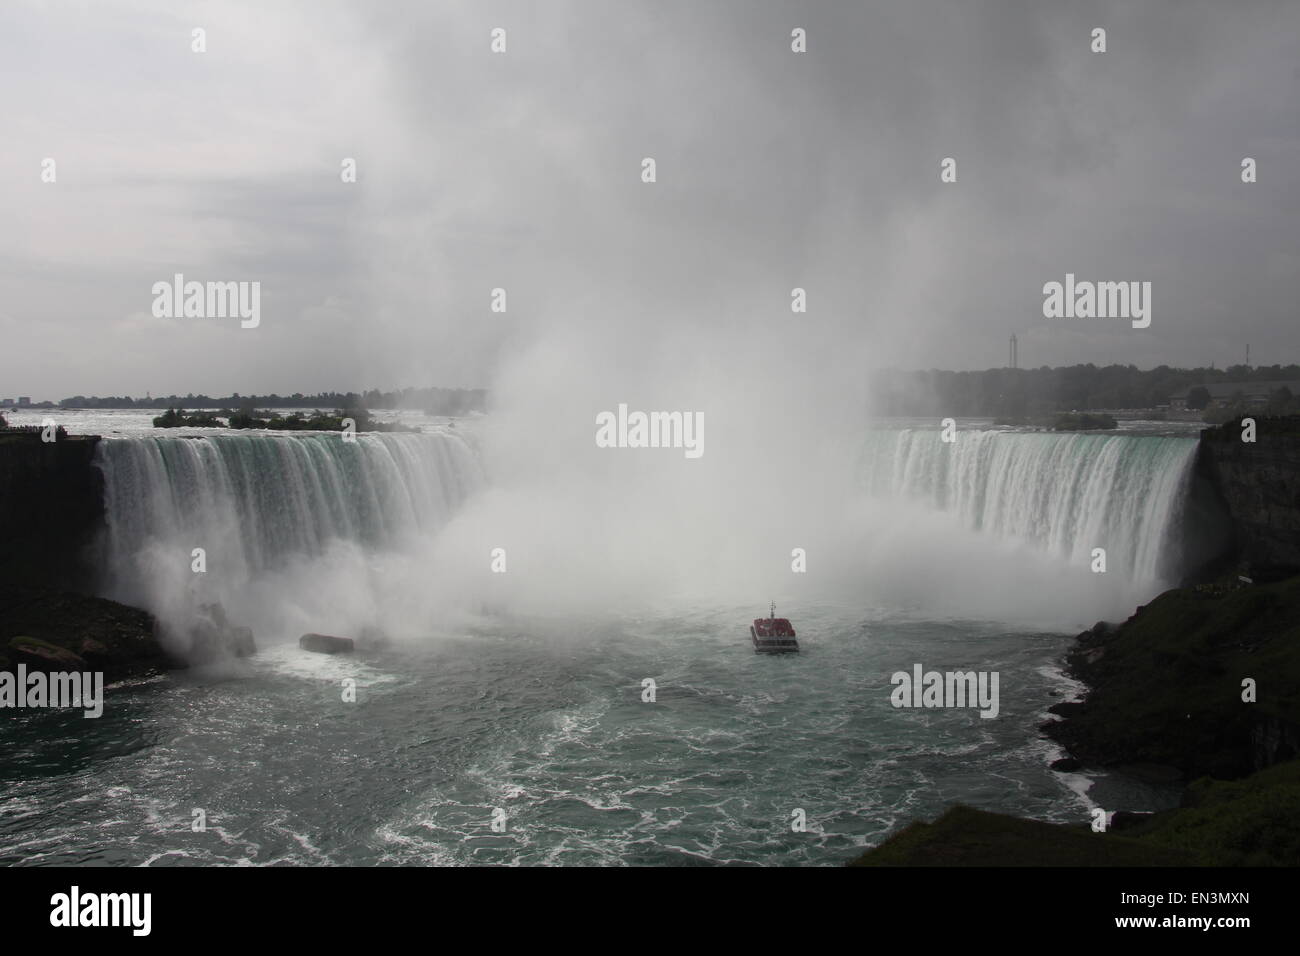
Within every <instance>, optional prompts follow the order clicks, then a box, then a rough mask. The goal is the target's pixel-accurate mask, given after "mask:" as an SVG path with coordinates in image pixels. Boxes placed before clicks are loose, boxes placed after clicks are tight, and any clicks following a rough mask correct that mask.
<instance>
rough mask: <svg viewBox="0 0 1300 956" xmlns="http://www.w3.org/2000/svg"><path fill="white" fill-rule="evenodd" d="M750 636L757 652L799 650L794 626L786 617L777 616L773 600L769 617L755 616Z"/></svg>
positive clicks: (782, 652) (785, 652)
mask: <svg viewBox="0 0 1300 956" xmlns="http://www.w3.org/2000/svg"><path fill="white" fill-rule="evenodd" d="M749 636H750V637H752V638H753V639H754V653H755V654H789V653H796V654H797V653H798V652H799V642H798V641H797V640H795V635H794V626H793V625H791V623H790V622H789V621H788V620H786V619H785V618H783V617H777V616H776V602H775V601H773V602H772V611H771V613H770V614H769V615H768V616H767V617H756V618H754V623H753V624H751V625H750V627H749Z"/></svg>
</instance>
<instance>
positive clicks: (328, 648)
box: [298, 634, 355, 654]
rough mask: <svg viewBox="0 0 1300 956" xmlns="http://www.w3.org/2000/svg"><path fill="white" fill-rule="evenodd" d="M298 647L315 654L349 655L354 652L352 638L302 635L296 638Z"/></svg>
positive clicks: (328, 635)
mask: <svg viewBox="0 0 1300 956" xmlns="http://www.w3.org/2000/svg"><path fill="white" fill-rule="evenodd" d="M298 646H299V647H301V648H302V649H303V650H304V651H313V652H315V653H317V654H351V653H352V651H353V650H355V645H354V644H353V643H352V638H350V637H334V636H333V635H330V634H304V635H303V636H302V637H300V638H298Z"/></svg>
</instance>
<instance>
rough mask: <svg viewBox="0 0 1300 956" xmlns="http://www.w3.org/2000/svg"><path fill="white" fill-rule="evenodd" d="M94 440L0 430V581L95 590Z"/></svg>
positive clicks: (100, 488) (98, 487)
mask: <svg viewBox="0 0 1300 956" xmlns="http://www.w3.org/2000/svg"><path fill="white" fill-rule="evenodd" d="M99 441H100V439H99V437H98V436H94V435H72V436H64V435H60V436H59V437H58V440H57V441H52V442H43V441H41V436H40V433H39V432H0V581H3V582H6V583H9V584H41V585H49V586H53V587H59V588H66V589H69V590H87V589H89V588H91V587H93V586H94V582H95V579H96V576H97V571H98V569H97V568H95V567H94V566H93V558H92V554H91V552H92V545H93V543H94V541H95V539H96V536H97V535H98V534H99V532H100V529H101V528H102V527H103V521H104V479H103V475H102V474H101V473H100V471H99V469H98V468H96V467H95V464H94V463H95V449H96V447H97V446H98V444H99Z"/></svg>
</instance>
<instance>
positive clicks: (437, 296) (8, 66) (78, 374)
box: [0, 0, 1300, 400]
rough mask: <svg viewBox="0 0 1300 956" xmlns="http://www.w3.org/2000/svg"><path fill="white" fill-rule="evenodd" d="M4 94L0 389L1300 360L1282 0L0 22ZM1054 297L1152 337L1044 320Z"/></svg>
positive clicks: (274, 7) (603, 0) (141, 11)
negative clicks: (213, 301) (1094, 286)
mask: <svg viewBox="0 0 1300 956" xmlns="http://www.w3.org/2000/svg"><path fill="white" fill-rule="evenodd" d="M196 27H201V28H203V29H204V30H205V31H206V43H207V51H206V52H205V53H201V54H200V53H195V52H192V50H191V44H192V42H193V41H192V30H193V29H194V28H196ZM494 27H503V28H505V29H506V31H507V34H506V37H507V40H506V42H507V50H506V52H505V53H504V54H494V53H493V52H492V51H491V49H490V42H491V37H490V31H491V30H492V29H493V28H494ZM796 27H802V28H804V29H806V30H807V38H808V39H807V45H808V50H807V52H806V53H794V52H792V51H791V48H790V44H791V37H790V33H791V30H792V29H794V28H796ZM1094 27H1104V28H1105V29H1106V31H1107V46H1108V49H1107V52H1105V53H1100V54H1098V53H1093V52H1091V50H1090V45H1091V42H1092V40H1091V31H1092V29H1093V28H1094ZM0 86H2V87H3V89H4V90H5V92H4V94H3V96H2V97H0V142H2V143H3V147H2V148H0V223H3V228H2V229H0V395H2V396H6V397H8V396H16V395H19V394H22V395H31V396H33V397H35V398H37V399H38V400H39V399H55V400H57V399H59V398H62V397H65V396H69V395H73V394H77V393H82V394H87V395H89V394H100V395H107V394H132V395H143V394H144V393H145V392H146V391H151V392H152V393H153V394H155V395H158V394H166V393H170V392H177V393H182V394H183V393H185V392H189V391H193V392H206V393H209V394H214V395H215V394H226V393H229V392H231V391H238V392H242V393H245V394H249V393H263V392H272V391H275V392H280V393H284V394H287V393H292V392H294V391H302V392H312V391H316V390H320V389H360V388H366V387H381V388H391V387H400V386H403V385H449V386H456V385H460V386H490V387H497V386H498V385H499V384H500V382H501V380H502V377H503V376H507V375H509V374H511V370H512V369H513V370H518V369H519V368H520V366H521V365H526V366H532V367H533V369H532V370H533V372H534V373H536V365H537V364H538V363H543V364H544V363H545V362H547V361H550V360H554V361H556V362H558V363H560V366H557V368H558V367H562V368H563V370H564V374H566V375H570V376H573V375H582V374H584V370H585V369H587V368H589V367H592V366H599V367H600V369H601V370H602V374H603V375H609V374H611V372H610V369H611V368H614V369H615V370H617V367H618V365H619V363H629V364H630V365H634V366H637V367H638V369H639V371H640V372H641V373H642V374H643V375H644V374H646V373H647V372H653V370H654V369H655V368H660V367H665V366H667V365H672V364H674V363H677V362H678V361H679V360H680V358H681V356H682V354H683V353H684V352H691V351H692V350H693V349H694V348H695V345H694V343H696V342H699V343H701V345H700V349H701V350H702V351H704V352H707V353H708V354H709V355H710V358H709V360H708V362H707V363H705V365H706V366H707V367H710V368H714V370H715V372H716V373H717V374H728V373H731V372H734V369H728V368H727V347H728V345H729V344H730V343H736V344H737V345H739V344H740V343H745V346H746V347H745V349H744V350H743V351H745V352H747V353H752V352H753V351H754V347H755V346H756V345H759V346H762V348H763V349H767V350H770V351H773V352H776V355H775V357H777V358H782V359H784V360H786V361H787V362H791V363H802V364H803V365H804V366H807V368H808V369H814V368H815V367H817V366H818V365H819V364H820V363H824V362H834V363H836V364H837V366H839V367H840V368H841V369H843V368H847V369H857V368H861V369H862V370H863V371H864V372H865V371H866V370H869V369H871V368H873V367H885V366H898V367H905V368H913V367H919V368H931V367H934V368H986V367H990V366H998V365H1002V364H1004V363H1005V361H1006V352H1007V338H1008V336H1009V335H1010V334H1011V333H1013V332H1014V333H1016V334H1017V335H1018V336H1019V338H1020V355H1021V364H1022V365H1032V366H1037V365H1063V364H1073V363H1076V362H1096V363H1110V362H1122V363H1134V364H1137V365H1138V366H1141V367H1150V366H1154V365H1158V364H1162V363H1163V364H1170V365H1199V364H1209V363H1211V362H1214V363H1216V364H1218V365H1220V366H1224V365H1227V364H1232V363H1234V362H1237V361H1240V360H1241V357H1242V355H1243V350H1244V346H1245V343H1247V342H1249V343H1250V345H1251V357H1252V360H1253V361H1254V362H1255V363H1256V364H1271V363H1273V362H1281V363H1287V362H1300V332H1298V331H1297V328H1298V323H1297V305H1296V303H1297V295H1296V280H1297V277H1300V109H1298V108H1297V103H1300V4H1297V3H1295V2H1280V0H1279V2H1276V3H1272V2H1238V3H1211V2H1199V3H1198V2H1187V0H1177V2H1174V0H1170V2H1142V3H1133V2H1131V0H1128V2H1117V3H1096V4H1093V3H1087V4H1084V3H1069V4H1066V3H1063V2H1062V3H1053V2H1049V3H994V2H970V0H965V2H952V3H928V2H907V3H902V2H898V3H858V2H854V3H850V2H847V0H841V2H833V3H832V2H784V3H779V2H754V0H744V2H740V0H736V2H707V3H701V2H699V0H691V2H665V0H654V2H630V0H586V2H556V0H546V2H528V3H490V2H462V3H455V2H438V3H431V2H426V3H406V4H398V3H362V2H355V3H330V2H303V3H265V4H264V3H256V4H254V3H248V4H243V3H232V2H221V3H215V2H214V3H184V2H170V0H169V2H162V0H157V2H104V3H93V4H92V3H65V4H56V3H37V2H24V0H18V2H8V3H5V4H4V5H3V6H2V7H0ZM1247 156H1249V157H1253V158H1255V159H1256V161H1257V163H1258V182H1257V183H1254V184H1250V185H1246V184H1243V183H1242V182H1241V176H1240V173H1241V170H1240V163H1241V160H1242V158H1243V157H1247ZM345 157H354V158H355V159H356V162H357V179H358V181H357V182H356V183H344V182H342V181H341V178H340V164H341V162H342V160H343V159H344V158H345ZM643 157H653V158H654V159H655V160H656V162H657V175H658V181H657V182H656V183H654V184H645V183H642V182H641V160H642V158H643ZM944 157H953V158H955V159H956V161H957V182H956V183H953V184H944V183H941V182H940V178H939V172H940V168H939V165H940V161H941V160H942V159H943V158H944ZM46 158H52V159H54V160H55V162H56V164H57V166H56V169H57V181H56V182H54V183H43V182H42V181H41V171H42V165H41V164H42V161H43V160H44V159H46ZM176 272H181V273H183V274H184V275H185V276H186V278H187V279H195V280H199V281H208V280H221V281H259V282H260V283H261V287H262V301H261V313H262V314H261V324H260V326H259V327H258V328H256V329H242V328H240V324H239V322H238V321H237V320H232V319H221V318H190V319H183V318H182V319H175V318H155V317H154V316H153V315H152V313H151V306H152V303H153V295H152V292H151V287H152V285H153V283H155V282H158V281H160V280H170V278H171V276H172V275H173V274H174V273H176ZM1067 272H1072V273H1075V274H1076V275H1077V276H1078V277H1079V278H1080V279H1094V280H1114V281H1118V280H1146V281H1150V282H1151V283H1152V321H1151V326H1150V328H1148V329H1143V330H1138V329H1133V328H1132V327H1131V326H1130V324H1129V323H1128V322H1126V321H1123V320H1102V319H1091V320H1087V319H1046V318H1044V317H1043V314H1042V304H1043V293H1042V287H1043V284H1044V283H1045V282H1049V281H1053V280H1057V281H1060V280H1063V279H1064V276H1065V274H1066V273H1067ZM498 286H499V287H504V288H505V289H506V290H507V294H508V309H509V311H508V313H507V314H505V315H499V314H494V313H492V312H491V311H490V310H489V296H490V292H491V290H492V289H493V288H494V287H498ZM795 286H800V287H803V288H805V289H806V290H807V296H808V312H807V314H804V315H794V314H792V313H791V311H790V290H791V288H792V287H795ZM705 343H707V344H705ZM719 346H721V347H719ZM760 351H761V350H760ZM547 356H550V357H551V358H550V359H548V358H547ZM695 361H697V362H698V361H699V356H698V355H697V356H695ZM525 381H526V382H527V387H530V388H531V387H534V386H535V385H544V384H545V381H546V375H545V374H541V375H540V376H537V377H533V376H528V377H526V378H525ZM521 387H522V386H521Z"/></svg>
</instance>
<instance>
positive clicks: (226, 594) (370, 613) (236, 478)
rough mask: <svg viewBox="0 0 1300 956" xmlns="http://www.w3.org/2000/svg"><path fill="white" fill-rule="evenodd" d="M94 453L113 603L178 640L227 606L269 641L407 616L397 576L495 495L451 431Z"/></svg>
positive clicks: (224, 440)
mask: <svg viewBox="0 0 1300 956" xmlns="http://www.w3.org/2000/svg"><path fill="white" fill-rule="evenodd" d="M97 455H98V459H97V463H98V465H99V467H100V469H101V471H102V472H103V475H104V496H105V502H104V503H105V513H106V523H107V535H106V539H105V542H104V546H103V567H104V581H103V590H104V591H105V593H106V594H107V595H108V596H109V597H113V598H115V599H118V600H121V601H124V602H126V603H130V604H136V605H139V606H141V607H145V608H148V609H149V610H151V611H153V612H154V613H155V614H157V615H158V616H159V618H160V619H161V620H162V621H163V623H164V625H165V626H169V627H172V628H175V629H178V630H179V629H183V628H184V627H185V626H186V622H187V621H189V620H191V619H192V617H193V613H194V610H195V608H196V607H197V605H198V604H201V603H208V602H212V601H219V602H221V603H222V604H223V605H224V607H225V608H226V610H227V612H228V613H229V615H230V616H231V617H232V618H237V619H238V623H241V624H249V625H250V626H252V627H253V628H254V631H255V632H256V633H257V634H258V636H259V638H265V637H266V636H267V635H268V633H270V634H271V635H280V636H292V635H293V634H294V633H295V632H299V633H300V632H301V631H304V630H313V629H321V630H333V631H338V630H340V629H351V631H350V632H354V631H356V630H359V629H360V628H361V627H364V626H370V625H375V626H382V623H383V622H384V621H385V620H386V619H388V618H389V617H391V614H392V613H393V611H394V610H395V609H400V608H401V607H403V605H404V601H403V599H402V597H401V596H400V595H394V594H391V593H389V587H388V584H389V583H390V582H392V581H395V580H396V578H394V576H393V575H392V574H391V572H390V567H389V566H390V565H391V564H393V563H396V564H398V565H402V566H406V565H408V564H409V563H410V560H411V558H410V557H409V556H410V555H414V554H417V553H419V552H420V551H421V549H423V548H425V547H426V546H427V542H428V540H429V539H430V538H431V537H432V536H434V535H436V534H437V532H438V531H439V530H441V529H442V528H443V527H444V526H445V525H446V524H447V522H448V521H449V520H450V519H451V517H452V516H453V515H454V514H455V513H456V511H457V510H458V509H459V508H460V507H461V505H462V504H463V503H464V501H465V500H466V499H467V498H468V497H469V496H470V495H471V494H472V493H473V492H475V491H477V490H478V489H480V488H481V487H482V485H483V484H484V478H483V472H482V467H481V464H480V459H479V456H478V452H477V449H476V448H475V446H474V444H473V442H472V440H471V439H470V438H468V437H467V436H465V435H464V434H462V433H461V432H459V431H456V430H453V429H444V430H442V431H439V432H434V433H430V434H396V433H393V434H388V433H384V434H363V435H358V436H356V441H355V442H345V441H343V440H342V437H341V436H340V435H339V434H337V433H320V434H308V435H275V436H270V435H218V436H205V437H198V438H179V437H175V438H174V437H164V438H153V437H150V438H126V439H111V440H106V441H103V442H101V443H100V445H99V450H98V452H97ZM196 548H202V549H203V551H204V553H205V558H204V560H205V562H206V570H205V571H203V572H196V571H195V570H193V562H194V558H193V550H194V549H196Z"/></svg>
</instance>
